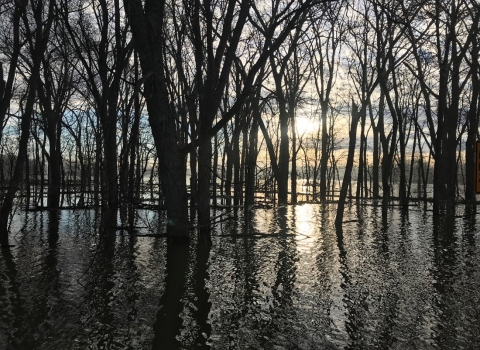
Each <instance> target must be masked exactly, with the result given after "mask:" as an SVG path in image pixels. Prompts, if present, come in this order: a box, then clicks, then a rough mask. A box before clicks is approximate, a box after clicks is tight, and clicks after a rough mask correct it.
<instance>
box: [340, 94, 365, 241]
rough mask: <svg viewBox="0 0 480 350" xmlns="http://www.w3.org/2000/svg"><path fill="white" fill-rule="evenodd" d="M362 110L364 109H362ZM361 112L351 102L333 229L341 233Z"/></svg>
mask: <svg viewBox="0 0 480 350" xmlns="http://www.w3.org/2000/svg"><path fill="white" fill-rule="evenodd" d="M362 109H364V107H363V108H362ZM360 114H361V112H359V111H358V106H357V105H356V104H355V103H353V102H352V124H351V126H350V134H349V143H348V156H347V163H346V165H345V174H344V175H343V181H342V188H341V189H340V197H339V199H338V206H337V215H336V217H335V228H336V229H337V231H339V232H341V231H342V222H343V212H344V209H345V200H346V197H347V190H348V187H351V186H352V184H351V179H352V168H353V158H354V155H355V143H356V139H357V125H358V121H359V119H360Z"/></svg>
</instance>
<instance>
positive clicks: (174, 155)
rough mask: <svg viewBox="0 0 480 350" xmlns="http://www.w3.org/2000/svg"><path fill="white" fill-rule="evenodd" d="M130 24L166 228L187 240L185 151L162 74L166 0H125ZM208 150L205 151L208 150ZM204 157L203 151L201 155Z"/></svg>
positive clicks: (171, 236)
mask: <svg viewBox="0 0 480 350" xmlns="http://www.w3.org/2000/svg"><path fill="white" fill-rule="evenodd" d="M124 3H125V11H126V14H127V17H128V19H129V21H130V24H131V27H132V34H133V37H134V40H135V41H134V42H135V47H136V49H137V52H138V55H139V58H140V65H141V67H142V71H143V74H144V78H142V79H143V80H145V81H146V83H145V85H144V86H145V95H146V96H151V98H149V99H147V100H146V103H147V110H148V115H149V122H150V127H151V129H152V134H153V138H154V142H155V147H156V149H157V155H158V157H159V170H160V180H161V185H162V190H163V194H164V196H165V204H166V207H167V232H168V235H169V237H170V239H171V240H174V241H187V240H188V207H187V206H188V197H187V189H186V154H184V153H183V152H181V151H180V148H179V147H180V146H181V145H180V144H179V142H178V140H177V132H176V131H177V130H176V125H175V123H176V116H175V113H174V108H173V107H172V106H171V105H170V103H169V95H168V89H167V81H166V77H165V62H164V61H163V60H164V49H165V37H164V33H163V29H164V28H163V23H164V18H165V15H164V12H165V1H159V2H152V1H147V4H146V6H147V7H148V8H149V11H146V12H145V11H144V8H143V5H142V3H141V1H136V0H130V1H127V0H125V1H124ZM207 153H208V152H207ZM201 156H202V157H205V156H206V155H205V153H203V154H202V155H201Z"/></svg>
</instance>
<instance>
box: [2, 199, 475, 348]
mask: <svg viewBox="0 0 480 350" xmlns="http://www.w3.org/2000/svg"><path fill="white" fill-rule="evenodd" d="M462 210H463V208H461V207H460V208H459V209H458V214H459V215H458V217H456V218H455V219H451V220H449V219H448V218H447V219H445V218H443V219H440V220H437V219H435V220H434V219H433V218H432V215H431V212H428V211H427V212H425V211H423V210H420V209H419V208H417V207H412V209H411V210H410V212H409V213H408V215H406V214H404V213H402V212H401V211H400V210H399V209H396V208H392V209H391V210H390V211H389V216H388V218H387V219H386V220H383V219H382V216H381V211H380V209H379V208H376V207H374V206H373V205H371V203H369V204H365V205H359V206H355V205H354V206H352V207H350V208H347V212H346V213H345V220H346V221H347V222H346V223H345V224H344V232H343V235H342V236H338V235H337V233H336V232H335V230H334V229H333V220H334V217H335V206H334V205H332V206H330V205H326V204H324V205H321V204H303V205H297V206H287V207H281V208H276V209H256V210H255V212H254V213H253V214H251V217H250V219H249V220H246V219H245V218H244V217H243V216H242V215H241V214H239V213H237V214H235V213H233V212H232V213H231V214H230V215H231V218H230V219H229V220H225V221H223V222H222V223H221V224H219V225H218V227H217V229H216V231H215V234H216V235H223V236H215V237H214V238H213V244H212V246H211V247H210V248H205V247H203V246H197V245H196V244H195V243H193V244H192V246H191V247H190V249H189V252H188V254H187V255H189V256H190V258H189V262H188V264H186V265H185V266H187V270H186V271H185V276H186V277H185V281H186V282H185V284H186V285H185V286H184V289H183V290H182V292H181V294H182V295H178V298H179V299H178V300H181V302H182V303H181V304H180V305H183V306H182V308H181V309H182V311H181V312H180V321H181V324H182V326H181V329H179V330H177V332H176V339H177V340H179V341H180V343H181V346H179V347H180V348H185V349H188V348H209V347H211V348H214V349H359V348H379V349H386V348H391V349H438V348H439V349H452V348H455V349H459V348H464V349H469V348H475V346H476V344H478V343H479V341H480V300H479V299H480V259H479V257H480V252H479V248H480V244H479V243H478V240H479V239H480V237H479V234H478V233H477V224H476V221H475V217H469V218H462V217H461V216H462V214H463V213H462ZM49 215H50V214H49V213H48V212H29V213H27V214H25V213H22V214H20V215H18V216H17V217H16V218H15V221H14V223H13V225H12V232H14V234H12V236H11V243H12V244H14V245H15V247H14V248H12V249H11V250H10V253H9V252H8V251H2V255H1V256H0V349H149V348H152V344H156V345H155V348H162V346H161V345H162V339H159V338H158V337H159V334H162V333H161V332H160V331H159V329H158V327H161V325H162V323H161V322H160V321H159V315H160V314H161V311H162V310H163V309H160V312H159V308H160V304H161V298H162V295H163V294H164V291H165V290H166V288H169V287H168V286H166V285H165V283H166V280H165V275H166V262H167V255H166V251H167V244H166V242H165V239H164V238H153V237H134V236H132V235H129V234H127V233H126V232H124V233H121V232H119V233H118V236H117V241H116V247H115V253H114V255H113V257H109V256H107V255H106V254H104V253H103V252H102V251H101V250H99V249H98V230H97V228H98V225H99V221H100V220H99V217H98V216H99V214H98V213H95V212H94V211H85V210H84V211H62V212H61V213H60V218H59V222H58V226H56V225H52V224H51V221H50V220H49V219H50V217H49ZM140 217H141V218H142V219H141V220H140V221H139V222H138V226H142V227H143V229H141V233H142V232H143V231H145V232H148V230H149V229H150V230H152V229H154V227H155V224H154V223H155V220H156V215H154V214H152V213H151V212H148V211H144V212H140ZM52 222H53V221H52ZM154 230H155V229H154ZM248 234H253V235H254V238H251V237H247V235H248ZM235 235H237V237H235ZM202 254H203V255H202ZM205 254H207V255H205ZM207 259H208V261H207ZM172 261H173V260H172ZM168 271H170V270H168ZM205 279H206V283H205V284H204V283H203V281H204V280H205ZM170 281H171V280H170ZM180 298H181V299H180ZM164 302H165V301H164ZM166 302H171V300H167V301H166ZM154 339H155V340H154Z"/></svg>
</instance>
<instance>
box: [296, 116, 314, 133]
mask: <svg viewBox="0 0 480 350" xmlns="http://www.w3.org/2000/svg"><path fill="white" fill-rule="evenodd" d="M318 127H319V124H318V122H317V121H314V120H312V119H310V118H307V117H296V118H295V128H296V129H297V133H298V135H308V134H311V133H313V132H315V131H317V130H318Z"/></svg>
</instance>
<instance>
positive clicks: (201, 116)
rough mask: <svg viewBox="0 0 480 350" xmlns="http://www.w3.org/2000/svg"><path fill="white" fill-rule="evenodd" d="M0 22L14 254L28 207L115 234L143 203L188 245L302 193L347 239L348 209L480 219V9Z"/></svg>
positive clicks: (49, 12)
mask: <svg viewBox="0 0 480 350" xmlns="http://www.w3.org/2000/svg"><path fill="white" fill-rule="evenodd" d="M0 16H1V18H2V21H1V24H0V26H1V32H0V33H1V37H0V45H1V46H0V47H1V51H0V54H1V56H0V63H1V67H0V68H1V69H0V72H1V76H2V84H1V85H0V97H1V100H0V127H1V129H0V162H1V165H0V169H1V172H0V188H1V209H0V237H1V239H2V245H7V244H8V232H9V229H8V228H9V220H11V216H12V213H13V212H14V211H15V210H16V209H15V208H17V207H19V206H20V207H21V208H22V210H26V209H42V208H45V209H47V208H49V209H52V208H62V207H76V208H82V207H90V206H95V207H101V208H102V210H103V213H104V219H105V225H106V227H109V226H113V227H115V226H117V225H118V224H117V220H118V218H117V216H118V211H119V208H123V207H129V208H130V209H131V210H128V213H127V214H125V213H124V211H122V213H124V214H125V215H123V216H122V218H124V217H126V216H128V217H130V219H129V220H130V221H129V222H130V225H134V224H133V222H134V221H135V220H134V217H135V207H136V206H138V205H140V204H142V202H143V201H144V200H145V193H147V196H146V197H147V198H148V197H150V198H155V203H154V206H157V207H158V208H160V209H161V210H165V211H166V214H167V217H166V222H164V223H160V224H161V225H167V227H168V230H167V231H168V235H169V237H171V238H172V239H173V240H178V241H182V240H188V237H189V235H190V231H191V229H192V227H195V228H198V232H199V234H200V236H202V237H206V239H208V237H209V235H210V231H211V227H212V225H215V218H214V217H212V211H211V209H212V208H214V207H217V206H222V205H223V206H227V207H232V206H234V207H239V206H241V207H244V208H248V207H251V206H254V205H255V203H256V202H259V201H260V202H262V201H263V202H267V200H268V202H269V203H273V204H278V205H284V204H287V203H292V204H295V203H297V202H298V200H299V193H298V185H299V181H300V182H301V183H302V184H303V183H306V184H307V185H308V186H307V187H308V188H307V191H306V192H308V193H310V198H309V199H308V198H307V199H308V200H311V201H320V202H321V201H327V200H334V201H338V203H339V205H338V211H337V223H336V224H337V227H341V222H342V213H343V207H344V203H345V201H346V199H347V198H354V199H355V200H361V199H366V198H371V199H375V200H377V199H378V200H379V201H380V202H381V203H380V204H381V205H382V206H383V208H385V210H384V211H386V208H387V207H388V205H389V203H391V202H392V201H393V200H395V201H398V202H399V204H400V205H401V206H402V207H404V208H405V209H408V206H409V203H410V201H411V200H412V199H414V198H415V199H416V200H418V199H421V200H423V201H431V202H433V210H434V212H435V213H445V212H446V213H448V212H452V211H453V210H454V207H455V203H456V202H458V201H464V202H466V203H470V204H472V205H473V207H474V206H475V201H476V199H475V190H474V188H475V163H474V161H473V160H474V158H475V150H474V147H475V146H474V145H475V141H476V139H477V133H478V119H479V113H480V112H479V108H478V104H479V89H480V84H479V74H480V72H479V58H478V55H479V44H480V43H479V41H480V35H479V29H478V27H479V16H480V9H479V4H478V3H477V1H475V0H456V1H443V0H415V1H397V0H371V1H370V0H365V1H346V0H345V1H342V0H339V1H327V0H323V1H313V0H305V1H286V0H272V1H251V0H242V1H231V0H230V1H227V0H217V1H199V0H196V1H178V0H176V1H175V0H172V1H169V0H165V1H149V0H146V1H140V0H124V1H123V2H121V1H120V0H113V1H109V0H99V1H87V0H75V1H62V0H52V1H41V0H36V1H34V0H21V1H8V0H6V1H2V2H1V3H0ZM357 139H358V140H357ZM445 169H448V171H445ZM353 180H355V181H353ZM429 185H430V187H429ZM429 188H430V189H431V190H429V191H427V189H429ZM300 192H302V191H301V190H300ZM304 192H305V191H304ZM260 197H261V198H260ZM259 198H260V199H259ZM301 198H303V197H301ZM304 200H305V199H304ZM122 220H123V219H122ZM107 232H113V235H115V230H113V231H109V230H106V231H105V236H106V237H105V239H106V240H107V241H108V240H109V239H111V238H112V237H108V236H109V234H108V233H107Z"/></svg>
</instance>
